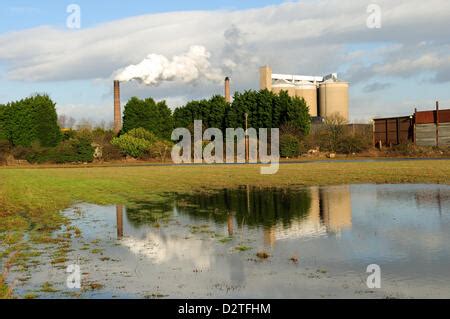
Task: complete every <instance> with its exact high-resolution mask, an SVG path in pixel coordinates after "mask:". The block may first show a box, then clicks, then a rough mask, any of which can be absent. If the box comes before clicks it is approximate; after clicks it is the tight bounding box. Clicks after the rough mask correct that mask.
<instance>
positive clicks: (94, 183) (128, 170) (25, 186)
mask: <svg viewBox="0 0 450 319" xmlns="http://www.w3.org/2000/svg"><path fill="white" fill-rule="evenodd" d="M259 167H260V166H259V165H227V166H225V165H224V166H149V167H144V166H140V167H139V166H138V167H88V168H87V167H86V168H85V167H76V168H43V169H10V168H1V169H0V220H1V223H0V242H1V243H2V245H0V260H3V266H4V265H5V260H6V259H7V257H8V256H11V254H15V256H16V257H15V260H14V262H13V264H14V265H15V266H17V265H19V266H20V267H22V268H23V269H25V270H26V268H27V267H28V261H29V260H31V259H32V258H33V254H34V252H33V250H32V249H31V243H39V244H47V245H49V247H53V249H56V251H55V256H57V257H58V258H57V259H56V260H64V258H63V255H64V254H63V252H64V251H65V250H67V249H68V245H69V244H68V240H69V239H70V237H71V236H73V235H74V234H71V233H70V232H71V230H70V227H65V228H66V229H68V231H67V232H66V233H65V234H63V235H62V236H60V237H55V236H54V235H53V232H54V231H55V230H56V229H60V228H61V227H62V226H63V225H66V226H68V223H67V221H66V220H65V219H64V218H63V217H62V216H61V214H60V213H59V211H60V210H62V209H64V208H67V207H69V206H71V205H73V204H75V203H77V202H89V203H95V204H127V203H132V202H134V201H148V200H150V201H153V200H158V199H161V194H163V193H165V192H191V191H193V190H200V189H217V188H223V187H237V186H239V185H255V186H287V185H305V186H308V185H332V184H356V183H441V184H450V160H440V161H433V160H431V161H398V162H322V163H303V164H284V165H281V166H280V170H279V172H278V173H277V174H275V175H260V170H259ZM24 234H27V235H28V236H27V240H26V241H25V240H24V238H25V237H24ZM1 273H2V270H1V269H0V274H1ZM2 286H3V287H2ZM0 293H4V294H7V293H8V290H7V288H6V287H5V286H4V282H3V278H0ZM0 296H1V294H0Z"/></svg>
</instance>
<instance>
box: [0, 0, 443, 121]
mask: <svg viewBox="0 0 450 319" xmlns="http://www.w3.org/2000/svg"><path fill="white" fill-rule="evenodd" d="M70 4H76V5H77V6H78V7H79V9H80V28H79V29H78V28H75V29H74V28H70V25H71V24H70V23H69V26H68V24H67V20H68V19H69V22H70V21H72V22H73V20H70V18H71V17H72V13H71V12H67V9H68V6H69V5H70ZM373 4H375V5H376V7H375V8H376V9H377V10H378V9H379V13H380V15H379V17H380V20H379V21H380V25H379V28H374V25H373V24H371V21H372V22H373V21H374V20H372V18H373V17H374V14H376V13H378V11H371V10H369V12H368V8H371V7H369V6H370V5H373ZM376 17H378V16H376ZM368 20H369V23H368ZM449 21H450V2H449V1H448V0H429V1H423V0H359V1H352V0H303V1H275V0H272V1H269V0H262V1H261V0H258V1H256V0H245V1H235V0H228V1H222V0H220V1H214V0H211V1H181V0H180V1H164V2H162V1H144V0H142V1H141V0H133V1H128V2H124V1H116V0H109V1H88V0H78V1H77V0H72V1H61V0H58V1H57V0H55V1H50V0H42V1H11V0H3V1H2V6H1V8H0V104H2V103H7V102H9V101H13V100H17V99H21V98H24V97H27V96H29V95H32V94H35V93H47V94H49V95H50V96H51V97H52V99H53V100H54V101H55V102H56V104H57V110H58V113H59V114H65V115H67V116H72V117H74V118H76V119H77V120H79V121H81V120H84V119H90V120H92V121H96V122H106V123H109V122H111V121H112V117H113V112H112V108H113V94H112V80H113V79H114V78H115V76H116V75H117V74H118V72H120V71H121V70H123V69H124V68H126V67H127V66H129V65H132V64H138V63H140V62H141V61H142V60H144V59H145V58H146V57H147V56H148V55H149V54H153V57H155V56H157V57H158V59H160V60H161V59H163V61H169V62H170V61H172V62H173V61H175V62H176V61H186V56H187V55H188V54H189V53H187V52H190V48H191V47H192V46H196V47H199V46H201V47H203V48H204V49H205V50H206V55H204V56H203V58H202V68H201V69H199V70H197V69H195V71H198V72H199V74H198V76H197V77H196V78H194V79H189V80H187V79H186V78H184V77H172V76H164V77H161V78H164V79H165V80H161V81H158V83H156V84H155V83H151V85H144V84H143V83H141V82H139V81H136V80H133V81H130V82H127V83H122V87H121V88H122V103H126V101H127V100H128V99H129V98H130V97H132V96H138V97H142V98H143V97H153V98H155V99H156V100H166V101H167V102H168V104H169V106H170V107H171V108H175V107H178V106H181V105H183V104H185V103H186V102H187V101H189V100H192V99H200V98H208V97H210V96H212V95H213V94H223V83H220V82H219V81H213V80H212V78H214V77H207V76H204V75H205V74H210V73H211V72H210V71H214V72H216V71H217V72H216V73H218V74H220V75H221V76H222V75H224V76H225V75H226V76H230V77H231V84H232V91H243V90H247V89H258V86H259V80H258V78H259V74H258V69H259V67H260V66H261V65H266V64H268V65H270V66H272V68H273V71H274V73H287V74H302V75H325V74H329V73H335V72H337V73H338V75H339V78H340V79H342V80H345V81H348V82H349V83H350V118H351V120H353V121H357V122H364V121H368V120H370V119H371V118H373V117H379V116H395V115H409V114H411V113H412V112H413V109H414V108H415V107H417V108H418V109H431V108H434V104H435V101H436V100H439V101H440V102H441V105H442V106H443V107H445V106H450V90H449V88H450V22H449ZM72 25H73V24H72ZM174 56H175V57H176V58H173V57H174ZM190 61H191V60H189V61H188V64H189V63H191V62H190ZM172 66H174V68H172V69H173V70H178V69H177V68H178V67H179V64H178V63H173V64H172ZM189 66H191V65H190V64H189Z"/></svg>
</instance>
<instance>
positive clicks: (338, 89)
mask: <svg viewBox="0 0 450 319" xmlns="http://www.w3.org/2000/svg"><path fill="white" fill-rule="evenodd" d="M348 105H349V97H348V83H346V82H338V81H335V80H328V81H325V82H323V83H320V84H319V115H320V116H321V117H324V118H326V117H328V116H330V115H332V114H335V113H338V114H340V115H341V116H342V117H343V118H345V119H346V120H347V121H348V119H349V115H348Z"/></svg>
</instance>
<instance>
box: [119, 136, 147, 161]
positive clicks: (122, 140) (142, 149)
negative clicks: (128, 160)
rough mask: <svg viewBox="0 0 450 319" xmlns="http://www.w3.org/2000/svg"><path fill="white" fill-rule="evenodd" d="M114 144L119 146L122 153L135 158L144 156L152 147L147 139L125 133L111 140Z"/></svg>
mask: <svg viewBox="0 0 450 319" xmlns="http://www.w3.org/2000/svg"><path fill="white" fill-rule="evenodd" d="M111 144H112V145H115V146H117V147H118V148H119V149H120V150H121V151H122V153H124V154H125V155H129V156H131V157H134V158H140V157H143V156H144V155H145V154H146V153H147V152H148V150H149V149H150V146H151V143H150V142H149V141H147V140H145V139H142V138H137V137H134V136H132V135H130V134H124V135H122V136H120V137H116V138H114V139H113V140H112V141H111Z"/></svg>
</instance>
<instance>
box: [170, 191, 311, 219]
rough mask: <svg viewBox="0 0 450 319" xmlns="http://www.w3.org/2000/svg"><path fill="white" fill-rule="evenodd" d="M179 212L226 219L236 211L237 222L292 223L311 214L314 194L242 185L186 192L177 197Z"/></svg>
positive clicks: (200, 216)
mask: <svg viewBox="0 0 450 319" xmlns="http://www.w3.org/2000/svg"><path fill="white" fill-rule="evenodd" d="M176 205H177V209H178V211H179V212H180V213H186V214H189V215H191V216H196V217H199V218H212V219H213V220H214V221H215V222H220V223H226V222H227V218H228V214H229V213H233V214H234V216H235V217H236V219H237V221H238V222H243V223H245V224H246V225H249V226H259V225H263V226H265V227H271V226H274V225H276V224H278V223H280V222H281V223H282V224H283V225H284V226H289V225H290V223H291V221H292V220H293V219H299V218H303V217H305V216H307V215H308V212H309V209H310V207H311V194H310V191H309V190H308V189H295V188H294V189H288V188H286V189H280V188H258V187H241V188H238V189H224V190H222V191H219V192H217V193H197V194H194V195H183V196H180V197H179V200H178V201H177V204H176Z"/></svg>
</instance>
